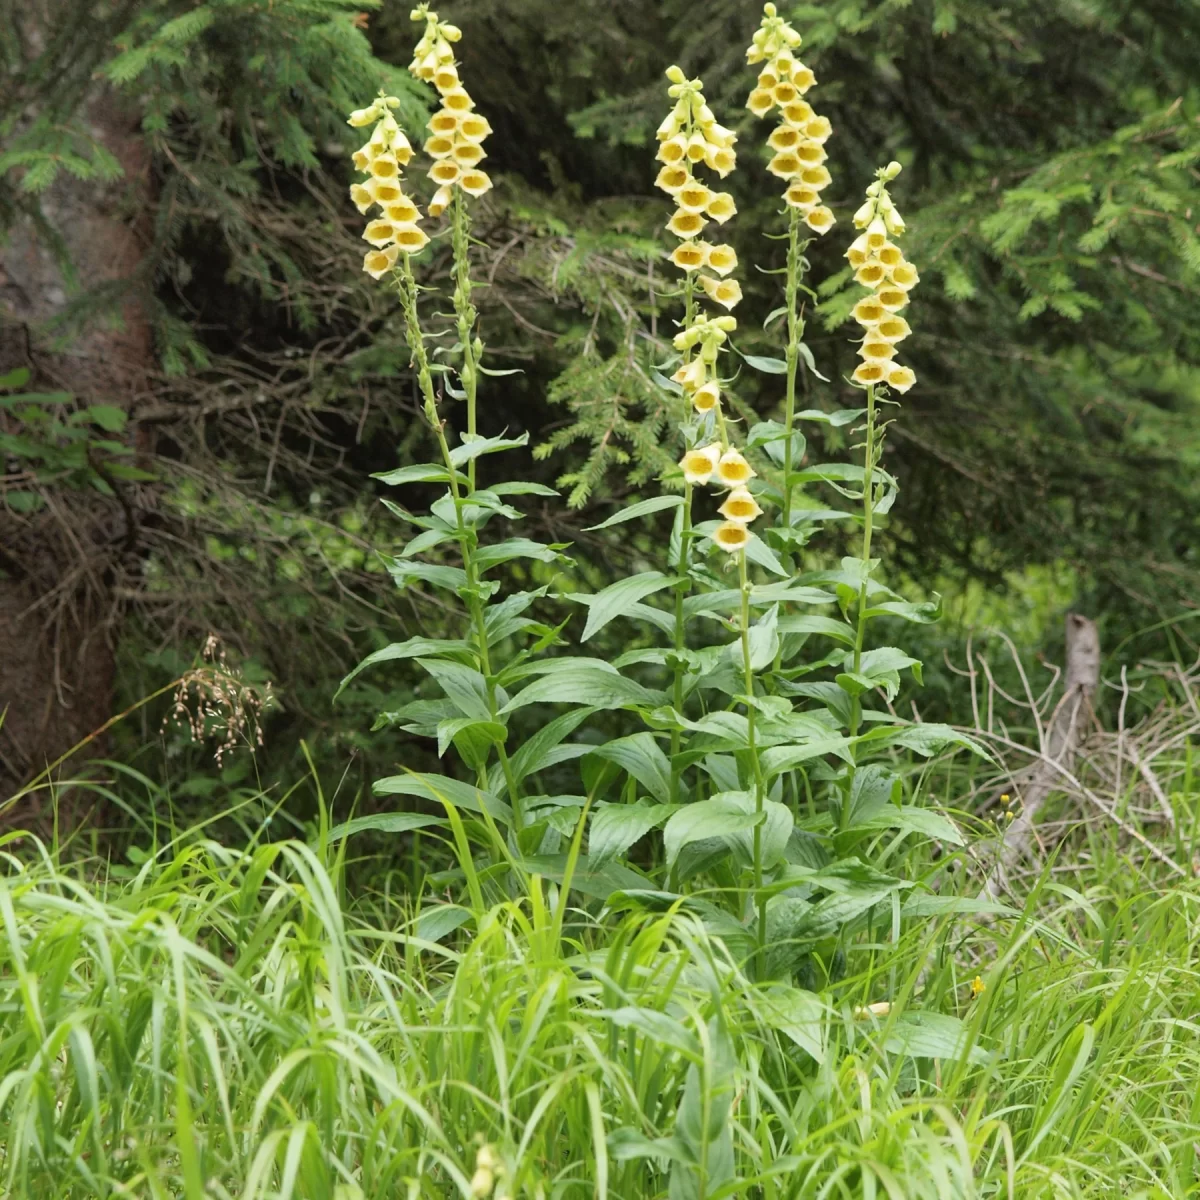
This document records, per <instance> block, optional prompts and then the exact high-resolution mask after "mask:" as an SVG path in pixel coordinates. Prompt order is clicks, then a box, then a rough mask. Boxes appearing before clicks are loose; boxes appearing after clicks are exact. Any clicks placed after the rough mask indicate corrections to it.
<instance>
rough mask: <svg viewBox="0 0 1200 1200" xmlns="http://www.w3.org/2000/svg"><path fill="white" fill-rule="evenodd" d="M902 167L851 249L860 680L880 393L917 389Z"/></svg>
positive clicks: (876, 195)
mask: <svg viewBox="0 0 1200 1200" xmlns="http://www.w3.org/2000/svg"><path fill="white" fill-rule="evenodd" d="M900 170H901V167H900V164H899V163H898V162H891V163H888V165H887V166H886V167H882V168H880V170H879V171H878V173H877V176H876V179H875V182H874V183H872V184H870V185H868V187H867V197H866V200H865V202H864V203H863V205H862V206H861V207H860V208H859V209H858V211H857V212H856V213H855V214H854V225H855V227H856V228H857V229H861V230H862V231H863V232H862V233H860V234H859V236H858V237H857V238H855V239H854V241H853V242H852V243H851V245H850V248H849V249H848V250H847V251H846V258H847V259H848V260H849V262H850V265H851V266H852V267H853V268H854V279H855V281H856V282H857V283H859V284H861V285H862V286H864V287H867V288H870V289H871V292H870V294H869V295H867V296H864V297H863V299H861V300H860V301H859V302H858V303H857V304H856V305H855V306H854V309H853V316H854V319H855V320H856V321H857V322H858V324H859V325H860V326H861V327H862V330H863V336H862V340H861V342H860V343H859V348H858V354H859V357H860V358H861V359H862V362H861V363H859V365H858V366H857V367H856V368H855V370H854V374H853V375H852V376H851V378H852V379H853V380H854V382H855V383H857V384H859V385H860V386H861V387H863V388H865V389H866V393H867V414H866V416H867V419H866V425H865V428H864V439H863V481H862V500H863V516H862V528H863V536H862V553H861V555H860V568H859V577H860V582H859V589H858V603H857V611H856V613H855V623H854V653H853V661H852V671H853V674H854V675H855V676H858V675H860V674H861V672H862V663H863V645H864V641H865V636H866V628H867V621H868V619H869V609H868V603H867V600H868V595H869V593H870V590H871V579H870V574H871V568H872V561H871V536H872V532H873V525H874V516H875V509H876V506H877V504H878V503H879V500H880V498H881V497H880V496H878V495H877V494H876V476H875V472H876V468H877V467H878V465H879V460H880V457H881V456H882V453H883V438H882V434H881V431H880V429H879V428H878V425H877V404H878V401H879V399H880V396H879V392H880V389H883V391H884V393H885V394H886V391H887V390H888V389H891V390H893V391H896V392H900V393H904V392H907V391H908V390H909V388H911V387H912V386H913V384H914V383H916V381H917V377H916V375H915V373H914V372H913V370H912V368H911V367H906V366H902V365H901V364H900V363H897V362H896V361H895V356H896V347H897V346H898V345H899V343H900V342H901V341H903V340H904V339H905V338H906V337H908V335H909V333H911V332H912V331H911V330H910V328H909V325H908V322H907V321H906V320H905V319H904V318H903V317H901V316H900V315H899V314H900V312H901V311H902V310H903V309H905V308H906V307H907V306H908V298H909V293H910V292H911V291H912V289H913V288H914V287H915V286H916V285H917V282H918V275H917V270H916V268H915V267H914V266H913V265H912V264H911V263H910V262H909V261H908V260H907V259H906V258H905V257H904V252H903V251H902V250H901V249H900V247H899V246H898V245H897V244H896V243H895V241H893V240H892V239H893V238H898V237H900V235H901V234H903V233H904V230H905V224H904V218H903V217H901V215H900V213H899V210H898V209H897V208H896V205H895V203H894V202H893V201H892V198H891V196H890V195H889V194H888V190H887V185H888V184H889V183H890V182H891V181H892V180H893V179H895V178H896V176H897V175H899V174H900ZM861 723H862V701H861V698H860V696H859V694H857V693H856V694H855V695H854V696H853V698H852V700H851V709H850V738H851V742H852V743H853V741H854V739H855V738H857V737H858V731H859V728H860V726H861ZM853 780H854V770H853V768H852V769H851V771H850V772H849V776H848V781H847V790H846V796H845V798H844V800H843V803H842V810H841V820H840V823H841V825H842V826H843V827H845V826H846V824H847V823H848V822H849V820H850V816H851V803H850V795H851V789H852V787H853Z"/></svg>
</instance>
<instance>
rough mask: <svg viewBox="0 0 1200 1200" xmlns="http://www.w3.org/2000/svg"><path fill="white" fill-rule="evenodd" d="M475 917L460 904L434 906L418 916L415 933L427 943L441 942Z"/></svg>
mask: <svg viewBox="0 0 1200 1200" xmlns="http://www.w3.org/2000/svg"><path fill="white" fill-rule="evenodd" d="M473 917H474V914H473V913H472V912H471V910H470V909H469V908H463V907H462V906H461V905H459V904H433V905H430V906H429V907H428V908H423V909H421V911H420V912H419V913H418V914H417V919H416V921H415V922H414V924H413V933H414V934H415V935H416V936H417V937H418V938H420V939H421V940H422V941H425V942H440V941H441V940H442V938H444V937H448V936H449V935H450V934H452V933H453V932H454V931H455V930H456V929H458V928H460V927H461V926H463V925H465V924H466V923H467V922H468V921H470V920H471V919H472V918H473Z"/></svg>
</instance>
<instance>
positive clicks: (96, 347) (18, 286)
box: [0, 4, 153, 820]
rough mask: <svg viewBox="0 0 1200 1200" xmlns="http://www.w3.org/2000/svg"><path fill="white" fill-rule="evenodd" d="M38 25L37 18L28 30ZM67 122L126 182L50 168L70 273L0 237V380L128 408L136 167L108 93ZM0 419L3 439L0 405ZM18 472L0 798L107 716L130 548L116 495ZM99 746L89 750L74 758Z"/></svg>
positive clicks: (6, 484)
mask: <svg viewBox="0 0 1200 1200" xmlns="http://www.w3.org/2000/svg"><path fill="white" fill-rule="evenodd" d="M39 7H40V6H39ZM48 7H49V9H50V10H53V8H54V5H53V4H51V5H49V6H48ZM49 19H50V14H49V13H47V12H46V11H45V10H43V11H42V12H41V13H40V15H35V16H33V17H32V18H31V22H32V24H33V25H35V26H37V25H39V24H40V23H41V22H42V21H46V20H49ZM27 32H28V31H27ZM38 32H39V30H38V29H37V28H34V29H33V31H32V35H31V36H30V41H29V44H30V45H32V47H33V50H34V51H35V52H36V51H37V50H38V49H39V48H40V44H41V42H42V39H40V38H38V37H37V36H36V34H37V33H38ZM80 117H81V119H82V121H83V123H84V124H85V126H86V127H87V129H88V131H89V133H90V134H91V136H92V137H94V138H95V139H96V140H97V141H98V142H100V143H101V144H102V145H104V146H105V147H106V148H107V149H108V150H109V151H110V152H111V153H112V154H113V155H115V156H116V158H117V159H118V161H119V162H120V163H121V166H122V167H123V169H124V172H125V174H124V177H123V178H122V179H119V180H117V181H116V182H114V183H103V182H101V181H99V180H91V181H81V180H78V179H75V178H73V177H72V176H70V175H69V174H68V173H67V172H65V171H63V172H60V174H59V176H58V177H57V178H56V180H55V181H54V183H53V184H52V185H51V186H50V188H48V189H47V191H46V192H45V193H44V194H43V195H42V197H41V210H42V214H43V216H44V217H45V218H46V220H47V222H48V223H49V225H50V226H51V227H52V228H53V229H54V230H55V232H56V233H57V234H58V236H59V237H61V239H62V243H63V246H64V248H65V250H66V254H67V257H68V259H69V262H70V271H71V272H73V275H69V274H68V273H67V272H66V271H64V269H63V268H62V266H61V265H60V263H59V261H58V259H57V258H56V255H55V253H54V248H53V246H52V245H51V244H50V243H49V241H48V240H47V238H46V237H45V236H44V234H43V233H42V231H41V230H39V229H38V227H37V226H36V224H35V223H34V222H33V221H32V220H30V219H24V218H23V219H21V220H19V221H18V223H17V224H16V225H15V226H14V227H13V228H11V229H10V230H9V231H8V237H7V241H6V242H5V243H4V244H3V245H0V375H3V374H6V373H8V372H10V371H12V370H14V369H15V368H21V367H25V368H27V369H28V370H29V371H30V378H29V381H28V383H27V385H26V386H25V387H24V388H22V389H21V390H22V391H62V392H70V393H72V394H73V395H74V396H75V397H76V403H77V404H78V405H79V406H81V407H82V406H86V405H91V404H107V405H114V406H116V407H119V408H121V409H124V410H128V409H129V408H130V406H131V405H132V403H133V402H134V401H135V399H137V398H138V397H139V396H140V395H142V394H144V393H145V392H146V390H147V386H148V380H149V371H150V368H151V365H152V362H153V341H152V336H151V330H150V326H149V323H148V321H147V318H146V311H145V306H144V305H143V304H141V303H140V301H139V299H138V290H137V289H138V286H139V281H138V278H137V276H138V269H139V267H140V265H141V264H142V261H143V258H144V255H145V250H146V245H147V243H148V240H149V231H148V230H147V228H146V227H145V221H146V219H147V214H148V205H147V198H148V194H149V168H148V161H147V155H146V151H145V146H144V143H143V141H142V139H141V137H140V133H139V128H138V125H139V121H138V115H137V113H135V112H132V111H130V110H129V109H128V108H126V107H124V106H123V105H122V104H121V103H120V102H119V100H118V98H117V97H116V96H115V95H114V94H113V92H112V91H111V90H110V89H108V88H107V87H105V86H103V85H95V86H93V88H92V90H91V92H90V93H89V95H88V96H87V97H86V98H85V100H84V103H83V105H82V106H81V109H80ZM97 287H103V288H105V289H106V291H107V290H111V291H112V292H115V293H116V294H118V295H119V296H120V299H119V300H118V301H117V302H116V303H117V311H116V312H114V311H113V308H112V307H110V308H109V309H108V311H107V313H105V314H104V315H103V317H100V318H95V319H93V320H92V321H91V322H90V323H89V324H88V326H87V327H86V328H83V329H81V330H80V331H78V332H73V333H71V334H70V336H69V338H68V339H66V344H65V345H64V344H62V342H61V341H60V342H58V343H56V344H52V343H51V340H50V339H51V336H52V331H51V328H50V326H51V323H52V322H53V321H54V320H55V318H59V317H61V316H62V315H63V313H64V311H65V310H66V309H67V306H68V304H69V303H70V302H71V301H72V300H77V299H78V297H79V295H80V294H81V293H83V292H84V291H89V290H92V289H95V288H97ZM115 316H119V318H120V320H119V324H118V323H117V322H115V321H114V319H113V318H114V317H115ZM0 421H8V422H9V426H8V428H9V432H14V431H15V429H14V425H15V419H14V418H13V416H12V414H11V413H6V412H5V410H4V409H3V408H0ZM25 432H26V433H28V434H31V435H34V436H36V433H35V431H33V430H27V431H25ZM28 467H29V463H28V461H26V460H22V459H19V458H13V459H10V461H9V462H8V463H0V475H2V476H3V481H0V712H5V710H7V711H6V712H5V716H4V720H3V725H2V727H0V802H2V801H3V800H4V798H5V797H6V796H8V795H10V794H11V793H12V792H13V790H14V789H15V788H17V787H19V786H20V785H21V784H22V783H24V782H27V781H28V780H29V779H30V778H31V777H32V776H34V775H36V774H37V773H38V772H39V771H41V770H42V769H43V768H45V767H46V765H47V764H48V763H50V762H52V761H53V760H54V759H56V758H57V757H58V756H60V755H62V754H64V753H65V752H66V751H67V750H69V749H70V748H71V747H72V746H74V745H75V744H76V743H77V742H79V741H81V740H83V739H84V738H85V737H87V735H88V734H89V733H91V732H93V731H94V730H96V729H97V728H98V727H99V726H100V725H102V724H103V723H104V721H105V720H106V719H107V717H108V716H109V714H110V712H111V701H112V689H113V649H114V644H115V634H116V627H115V608H114V604H113V590H114V589H113V578H114V573H115V570H116V567H117V564H118V561H119V559H120V558H121V556H122V555H127V554H128V553H129V552H130V551H131V550H132V549H133V546H134V543H135V541H136V529H135V528H133V527H132V523H131V516H132V509H131V508H130V506H129V505H128V503H127V502H123V498H121V497H118V498H113V497H111V496H104V495H103V494H101V492H100V491H98V490H96V489H95V488H92V487H75V488H66V487H63V486H57V485H56V484H54V483H53V482H51V483H43V484H38V483H36V482H34V481H32V479H31V476H30V474H29V471H28ZM6 488H15V489H21V490H26V491H27V490H31V489H32V490H37V491H39V492H40V494H41V497H42V500H43V504H42V507H41V508H40V510H38V511H36V512H33V513H25V512H14V511H13V510H12V508H10V507H9V506H8V505H7V504H5V501H4V493H5V489H6ZM99 748H100V747H99V746H98V744H97V743H93V744H92V746H91V747H89V751H88V752H89V753H93V752H95V750H96V749H99ZM14 816H15V817H16V819H18V820H24V819H27V817H28V813H27V812H24V813H23V810H22V808H21V807H20V806H18V808H17V810H16V812H15V813H13V814H10V819H12V817H14Z"/></svg>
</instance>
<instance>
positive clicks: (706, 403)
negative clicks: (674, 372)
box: [692, 381, 721, 413]
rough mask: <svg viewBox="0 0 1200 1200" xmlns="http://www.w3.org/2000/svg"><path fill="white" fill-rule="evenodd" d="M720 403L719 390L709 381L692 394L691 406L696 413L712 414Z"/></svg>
mask: <svg viewBox="0 0 1200 1200" xmlns="http://www.w3.org/2000/svg"><path fill="white" fill-rule="evenodd" d="M720 403H721V389H720V388H719V387H718V386H717V385H716V384H715V383H713V382H711V381H710V382H708V383H706V384H705V385H704V386H703V387H702V388H697V389H696V390H695V391H694V392H693V393H692V405H693V407H694V408H695V410H696V411H697V412H700V413H706V412H712V410H713V409H714V408H716V407H717V405H718V404H720Z"/></svg>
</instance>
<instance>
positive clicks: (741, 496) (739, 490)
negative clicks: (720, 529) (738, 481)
mask: <svg viewBox="0 0 1200 1200" xmlns="http://www.w3.org/2000/svg"><path fill="white" fill-rule="evenodd" d="M717 512H719V513H720V514H721V516H723V517H724V518H725V519H726V520H727V521H733V522H735V523H736V524H738V525H749V524H750V522H751V521H753V520H754V519H755V518H757V517H760V516H762V509H761V508H759V506H758V501H757V500H755V498H754V497H753V496H752V495H751V494H750V493H749V491H747V490H746V488H744V487H736V488H734V489H733V491H732V492H730V493H729V496H728V497H727V498H726V500H725V503H724V504H722V505H721V507H720V508H718V509H717Z"/></svg>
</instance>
